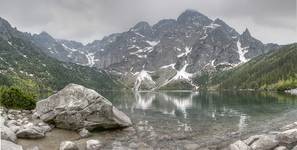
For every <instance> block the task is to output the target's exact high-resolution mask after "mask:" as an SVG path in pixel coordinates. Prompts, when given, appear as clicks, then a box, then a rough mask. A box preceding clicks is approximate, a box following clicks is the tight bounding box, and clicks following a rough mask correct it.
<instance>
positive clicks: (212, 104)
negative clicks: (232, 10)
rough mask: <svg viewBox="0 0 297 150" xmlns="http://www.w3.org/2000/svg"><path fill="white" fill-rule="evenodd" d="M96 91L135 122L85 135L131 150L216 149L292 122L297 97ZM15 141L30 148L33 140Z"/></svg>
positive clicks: (296, 113)
mask: <svg viewBox="0 0 297 150" xmlns="http://www.w3.org/2000/svg"><path fill="white" fill-rule="evenodd" d="M101 94H102V95H104V96H105V97H106V98H108V99H109V100H110V101H111V102H112V103H113V104H114V105H115V106H116V107H117V108H118V109H120V110H122V111H123V112H125V113H126V114H127V115H128V116H129V117H130V118H131V120H132V122H133V123H134V126H133V129H134V131H133V132H132V131H113V132H111V131H106V132H99V133H94V135H93V136H92V137H91V138H89V139H99V140H101V141H102V143H105V144H104V149H135V147H140V146H141V147H144V149H145V148H149V147H151V148H154V149H191V148H194V149H195V148H198V149H199V148H202V147H208V148H210V149H220V148H221V147H222V146H225V145H226V144H228V143H230V142H232V141H235V140H237V139H240V138H245V137H247V136H249V135H252V134H259V133H262V132H269V131H273V130H276V129H277V128H279V127H281V126H283V125H286V124H289V123H292V122H295V121H297V97H294V96H290V95H284V94H278V93H259V92H189V91H188V92H187V91H176V92H137V93H132V92H131V93H130V92H102V93H101ZM57 134H61V136H57ZM67 134H69V136H67ZM73 134H74V133H70V132H60V131H59V130H54V131H53V132H52V133H50V134H48V135H47V137H46V138H44V139H42V140H39V142H40V143H44V144H46V143H47V142H46V141H47V140H51V141H52V143H54V144H51V145H48V146H47V147H51V146H53V147H57V146H58V145H59V142H61V141H63V140H68V139H71V140H76V139H77V135H73ZM53 137H54V138H53ZM59 137H61V138H59ZM67 137H69V138H67ZM74 137H75V138H74ZM85 140H87V139H83V140H77V143H79V144H80V146H81V147H84V142H85ZM54 141H56V142H54ZM20 142H21V143H22V144H23V145H25V146H26V147H30V146H32V145H33V144H34V143H35V145H36V143H37V142H38V141H35V142H34V141H31V140H21V141H20ZM33 142H34V143H33ZM55 144H56V145H57V146H54V145H55Z"/></svg>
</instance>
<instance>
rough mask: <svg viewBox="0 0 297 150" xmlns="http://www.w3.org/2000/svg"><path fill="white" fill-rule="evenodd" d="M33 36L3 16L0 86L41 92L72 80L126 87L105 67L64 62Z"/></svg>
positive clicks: (103, 87) (104, 86) (0, 21)
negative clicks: (53, 56) (45, 51)
mask: <svg viewBox="0 0 297 150" xmlns="http://www.w3.org/2000/svg"><path fill="white" fill-rule="evenodd" d="M31 38H32V36H31V34H29V33H24V32H20V31H18V30H17V29H16V28H13V27H11V25H10V24H9V23H8V22H7V21H6V20H4V19H2V18H0V85H1V86H4V85H5V86H16V87H20V88H22V89H25V90H28V91H34V92H36V91H38V93H42V94H47V93H51V92H53V91H55V90H59V89H61V88H63V87H64V86H65V85H67V84H69V83H78V84H82V85H86V86H88V87H92V88H93V89H96V90H119V89H121V88H123V86H122V84H121V83H120V82H118V81H117V80H116V79H115V78H113V77H112V76H110V75H109V74H108V73H106V72H105V71H104V70H100V69H96V68H90V67H86V66H81V65H77V64H74V63H68V62H62V61H59V60H57V59H55V58H52V57H50V56H48V55H46V54H45V53H44V50H42V49H41V48H40V47H38V46H37V45H36V44H34V43H33V41H31Z"/></svg>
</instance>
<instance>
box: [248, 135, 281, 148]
mask: <svg viewBox="0 0 297 150" xmlns="http://www.w3.org/2000/svg"><path fill="white" fill-rule="evenodd" d="M244 142H245V143H246V144H247V145H249V146H250V147H251V148H252V149H253V150H270V149H272V148H274V147H276V146H277V145H278V144H279V142H278V141H277V140H276V139H275V136H274V135H255V136H251V137H249V138H248V139H247V140H245V141H244Z"/></svg>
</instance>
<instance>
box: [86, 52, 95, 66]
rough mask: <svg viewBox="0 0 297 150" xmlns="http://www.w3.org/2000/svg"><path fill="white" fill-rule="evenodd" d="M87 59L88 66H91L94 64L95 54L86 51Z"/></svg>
mask: <svg viewBox="0 0 297 150" xmlns="http://www.w3.org/2000/svg"><path fill="white" fill-rule="evenodd" d="M86 57H87V59H88V64H87V65H88V66H90V67H93V66H94V65H95V56H94V53H88V54H87V55H86Z"/></svg>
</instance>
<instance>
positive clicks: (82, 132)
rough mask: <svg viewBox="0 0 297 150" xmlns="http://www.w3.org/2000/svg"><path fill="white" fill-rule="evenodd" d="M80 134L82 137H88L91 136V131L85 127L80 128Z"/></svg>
mask: <svg viewBox="0 0 297 150" xmlns="http://www.w3.org/2000/svg"><path fill="white" fill-rule="evenodd" d="M78 134H79V135H80V137H81V138H87V137H90V136H91V133H90V132H89V131H88V130H87V129H85V128H83V129H82V130H80V131H79V133H78Z"/></svg>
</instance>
